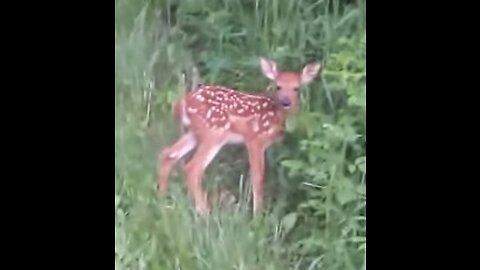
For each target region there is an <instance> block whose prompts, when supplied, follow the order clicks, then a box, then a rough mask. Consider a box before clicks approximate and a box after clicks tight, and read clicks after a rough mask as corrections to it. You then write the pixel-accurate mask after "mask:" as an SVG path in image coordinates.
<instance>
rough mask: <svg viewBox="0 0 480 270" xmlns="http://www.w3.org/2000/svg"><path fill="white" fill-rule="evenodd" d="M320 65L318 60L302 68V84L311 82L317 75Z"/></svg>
mask: <svg viewBox="0 0 480 270" xmlns="http://www.w3.org/2000/svg"><path fill="white" fill-rule="evenodd" d="M320 67H321V65H320V63H318V62H316V63H311V64H308V65H306V66H305V67H304V68H303V70H302V84H307V83H309V82H311V81H312V80H313V79H314V78H315V76H317V74H318V71H319V70H320Z"/></svg>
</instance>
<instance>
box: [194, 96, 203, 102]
mask: <svg viewBox="0 0 480 270" xmlns="http://www.w3.org/2000/svg"><path fill="white" fill-rule="evenodd" d="M196 99H197V100H198V101H201V102H203V101H205V98H204V97H203V96H201V95H197V96H196Z"/></svg>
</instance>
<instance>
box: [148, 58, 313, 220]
mask: <svg viewBox="0 0 480 270" xmlns="http://www.w3.org/2000/svg"><path fill="white" fill-rule="evenodd" d="M260 64H261V68H262V71H263V74H264V75H265V76H266V77H267V78H268V79H270V80H271V81H273V82H274V83H275V86H276V94H275V95H269V94H267V93H260V94H252V93H248V94H247V93H244V92H240V91H236V90H233V89H230V88H227V87H224V86H219V85H201V86H199V87H198V88H196V89H195V90H193V91H189V92H187V93H186V95H185V96H184V97H183V98H182V99H180V100H179V101H178V102H177V103H176V104H175V108H174V112H175V116H176V118H177V120H178V121H180V123H181V125H182V129H183V134H182V136H181V137H180V138H179V139H178V141H176V142H175V143H174V144H173V145H171V146H169V147H166V148H165V149H164V150H163V151H162V152H161V154H160V156H159V162H158V172H157V173H158V189H159V191H160V192H165V191H166V190H167V186H168V177H169V174H170V171H171V169H172V166H173V165H174V164H175V163H176V162H177V161H178V160H179V159H181V158H182V157H183V156H184V155H186V154H187V153H189V152H190V151H191V150H193V149H194V148H195V147H197V149H196V153H195V154H194V155H193V157H192V158H191V160H190V161H188V162H187V163H186V165H185V166H184V170H185V172H186V176H187V183H188V190H189V194H190V196H192V197H193V199H194V202H195V206H196V209H197V211H198V212H199V213H200V214H208V212H209V208H208V206H207V200H206V196H205V194H204V192H203V190H202V176H203V173H204V171H205V169H206V167H207V166H208V165H209V163H210V162H211V161H212V160H213V158H214V157H215V156H216V155H217V153H218V152H219V151H220V149H221V148H222V146H224V145H225V144H231V143H244V144H245V145H246V148H247V150H248V157H249V165H250V179H251V183H252V189H253V209H254V212H256V211H257V210H259V209H260V208H262V204H263V188H264V169H265V150H266V149H267V148H268V147H269V146H270V145H271V144H272V143H274V142H276V141H279V140H280V139H281V138H282V137H283V134H284V129H285V118H286V116H287V115H288V113H289V112H295V111H297V110H298V103H299V97H298V94H299V89H300V86H301V85H303V84H307V83H309V82H311V81H312V80H313V79H314V78H315V76H316V75H317V73H318V71H319V70H320V64H319V63H311V64H308V65H306V66H305V67H304V68H303V70H302V72H301V73H297V72H289V71H280V70H278V69H277V65H276V63H275V62H273V61H271V60H267V59H264V58H260Z"/></svg>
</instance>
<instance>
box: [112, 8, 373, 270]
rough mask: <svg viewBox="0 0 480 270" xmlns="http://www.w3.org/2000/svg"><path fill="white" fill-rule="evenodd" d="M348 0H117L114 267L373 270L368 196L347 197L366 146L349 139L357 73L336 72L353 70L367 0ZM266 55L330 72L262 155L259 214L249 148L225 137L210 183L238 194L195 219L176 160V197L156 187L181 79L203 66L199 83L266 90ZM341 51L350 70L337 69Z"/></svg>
mask: <svg viewBox="0 0 480 270" xmlns="http://www.w3.org/2000/svg"><path fill="white" fill-rule="evenodd" d="M351 2H352V4H350V5H344V4H341V3H340V2H339V1H334V0H330V1H329V0H325V1H313V0H309V1H307V0H303V1H276V0H265V1H253V0H251V1H239V0H182V1H175V0H163V1H144V0H142V1H141V0H138V1H133V0H116V2H115V106H116V107H115V268H116V269H152V270H155V269H187V270H189V269H222V270H223V269H248V270H252V269H267V270H268V269H280V270H281V269H361V268H362V267H363V268H365V259H364V258H365V249H366V247H365V246H364V245H365V243H366V242H365V240H364V238H365V237H366V232H365V216H364V211H365V210H364V207H365V205H366V202H365V199H364V198H365V195H362V196H360V197H359V196H357V195H352V194H357V193H352V192H353V191H352V190H357V189H361V188H364V185H365V183H364V178H365V175H364V174H361V173H360V169H356V172H355V173H353V172H352V173H349V172H343V169H340V168H343V167H344V166H346V167H349V168H351V166H354V167H355V166H356V167H355V168H357V167H358V168H360V167H361V166H362V164H360V163H358V161H357V160H358V157H359V156H361V155H362V154H361V153H363V152H364V146H363V144H357V143H356V142H355V143H354V142H353V140H349V139H348V138H349V136H350V135H349V134H350V133H349V132H350V130H352V131H351V132H354V133H355V132H357V133H358V132H360V133H362V132H363V131H359V130H362V127H363V126H364V119H363V118H362V117H360V116H357V115H358V110H357V109H355V108H353V109H352V108H351V107H353V106H348V105H346V104H347V103H346V101H345V100H347V98H351V96H347V94H345V93H347V92H348V91H346V90H345V89H346V88H347V87H350V86H351V85H352V82H351V81H350V79H349V78H347V77H345V76H346V75H344V74H343V73H341V74H342V75H337V74H339V73H338V72H340V71H341V72H344V71H345V70H349V69H351V68H350V66H351V65H352V63H351V62H352V61H354V60H355V58H354V56H349V55H347V56H345V57H343V56H344V55H346V54H344V53H343V52H347V51H352V50H353V49H352V48H356V47H358V46H357V45H356V44H357V43H358V44H360V42H361V41H360V40H361V39H362V37H363V36H364V31H365V30H364V28H365V26H364V24H365V19H364V13H365V9H364V3H362V2H361V1H357V2H353V1H351ZM342 40H343V41H345V40H347V41H348V42H350V45H351V46H350V47H348V46H347V48H349V49H343V48H344V47H345V46H343V45H341V44H343V43H342V42H343V41H342ZM352 44H353V45H352ZM260 55H262V56H266V57H270V58H273V59H275V60H277V62H278V63H279V65H280V66H282V67H288V68H290V69H300V68H301V66H302V65H303V64H304V63H306V62H308V61H310V60H313V59H318V60H320V61H322V64H323V65H324V66H326V67H327V68H326V72H325V74H326V75H322V78H321V79H319V80H316V82H315V83H313V84H312V85H311V86H308V87H306V88H305V89H303V90H302V112H301V113H300V114H299V116H298V119H299V120H297V122H296V124H295V125H296V127H297V128H296V129H292V130H291V133H290V135H289V136H287V138H286V139H285V141H284V142H283V143H281V144H278V145H275V146H273V147H272V148H271V149H270V150H269V151H268V153H267V163H268V168H267V180H266V181H267V183H266V184H267V186H266V198H265V199H266V201H265V203H266V204H267V208H266V209H265V213H264V214H263V215H260V216H255V217H254V216H252V214H251V196H250V195H251V192H250V182H249V179H248V166H247V164H248V163H247V161H246V153H245V149H244V148H243V147H227V148H225V149H224V150H223V151H222V152H221V153H220V154H219V156H217V158H215V160H214V162H213V163H212V164H211V165H210V167H209V168H208V169H207V173H206V176H205V179H204V186H205V189H206V190H208V191H209V194H212V195H211V197H213V196H214V194H215V193H216V192H218V190H222V191H225V190H228V191H230V192H231V193H232V194H234V196H235V197H236V198H237V201H236V202H235V203H234V204H229V205H226V206H224V207H220V205H219V204H215V203H214V202H212V204H213V205H212V208H213V213H212V216H211V217H209V218H208V219H202V218H199V217H198V216H197V215H196V213H195V212H194V208H193V207H192V206H193V205H192V202H191V200H190V199H189V198H188V197H187V195H186V194H187V192H186V184H185V179H184V175H183V174H182V173H181V171H180V170H178V169H177V170H174V171H173V173H172V175H171V177H170V189H169V195H168V196H166V197H162V196H159V195H158V194H157V193H156V190H155V185H156V182H155V177H156V175H155V166H156V157H157V155H158V153H159V151H160V150H161V148H162V147H164V146H166V145H168V144H170V143H172V142H173V141H174V140H175V138H176V136H177V135H178V126H177V124H176V123H174V122H173V118H172V115H171V105H172V102H173V101H174V100H175V99H176V98H177V97H178V96H179V94H181V93H182V91H183V89H182V84H181V82H180V81H179V76H180V74H181V72H182V70H184V69H188V68H189V67H191V64H192V63H195V64H196V65H198V67H199V69H200V73H201V75H202V79H203V81H206V82H215V83H225V84H227V85H229V86H232V87H237V88H239V89H245V90H247V91H257V90H260V89H264V88H266V87H267V85H268V82H267V80H266V79H265V78H263V77H262V75H261V73H260V68H259V64H258V61H257V57H258V56H260ZM342 57H343V58H342ZM342 59H343V60H342ZM342 61H345V63H346V64H345V65H344V66H348V68H343V67H342V68H339V69H338V70H340V71H336V70H335V69H334V68H333V67H335V68H336V66H337V65H340V64H339V63H341V62H342ZM329 66H330V67H331V68H330V67H329ZM355 72H358V71H355ZM360 73H361V70H360ZM341 76H344V77H345V78H346V79H342V78H343V77H341ZM344 88H345V89H344ZM357 88H358V87H356V85H355V86H353V87H352V88H349V89H357ZM354 91H355V90H354ZM357 100H358V97H357ZM359 102H360V101H359ZM350 112H351V113H350ZM352 115H353V116H352ZM318 119H320V120H318ZM312 121H315V122H312ZM316 121H322V122H324V123H328V124H329V125H331V126H332V130H331V131H329V130H328V129H320V127H321V126H322V125H319V124H318V123H317V122H316ZM292 123H295V122H292ZM302 123H303V124H302ZM357 126H360V128H357ZM317 127H318V129H317ZM338 138H341V140H340V139H338ZM337 141H339V142H341V143H340V144H339V145H345V147H341V146H339V147H337V144H336V143H337ZM347 142H348V144H347ZM302 145H304V146H302ZM302 147H303V148H302ZM302 149H303V150H302ZM342 149H343V150H342ZM346 153H348V154H346ZM352 153H353V154H352ZM287 159H288V160H293V161H294V162H290V163H288V162H285V161H286V160H287ZM355 162H357V163H358V164H357V163H355ZM284 163H286V164H287V165H289V166H287V165H285V166H283V165H282V164H284ZM352 164H353V165H352ZM350 165H351V166H350ZM295 166H296V167H295ZM332 168H333V169H332ZM355 168H354V169H353V170H355ZM357 172H358V173H360V174H356V173H357ZM304 183H307V184H304ZM355 192H356V191H355Z"/></svg>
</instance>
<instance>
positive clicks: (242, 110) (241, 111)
mask: <svg viewBox="0 0 480 270" xmlns="http://www.w3.org/2000/svg"><path fill="white" fill-rule="evenodd" d="M244 111H245V110H244V109H239V110H238V111H237V113H243V112H244Z"/></svg>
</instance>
